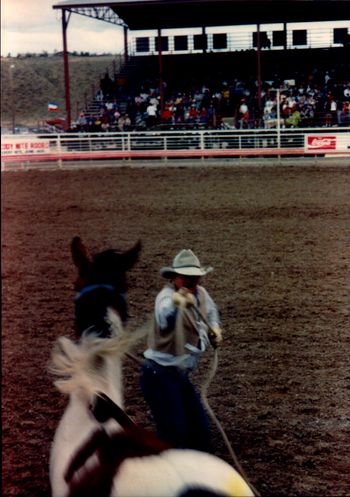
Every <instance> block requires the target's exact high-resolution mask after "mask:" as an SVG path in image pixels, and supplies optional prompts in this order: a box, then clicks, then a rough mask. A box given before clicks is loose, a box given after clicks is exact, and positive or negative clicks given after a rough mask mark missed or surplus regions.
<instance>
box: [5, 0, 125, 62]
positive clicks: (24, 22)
mask: <svg viewBox="0 0 350 497" xmlns="http://www.w3.org/2000/svg"><path fill="white" fill-rule="evenodd" d="M59 1H60V0H57V1H55V0H1V55H2V56H7V55H8V54H9V53H10V54H11V55H12V56H16V55H17V54H18V53H26V52H32V53H42V52H44V51H46V52H48V53H53V52H54V51H55V50H56V51H58V52H60V51H61V50H62V49H63V41H62V28H61V22H62V21H61V10H56V9H53V8H52V5H54V4H56V3H59ZM67 39H68V50H69V51H70V52H73V51H77V52H90V53H119V52H122V49H123V28H122V27H121V26H116V25H112V24H109V23H106V22H103V21H99V20H96V19H90V18H87V17H84V16H81V15H78V14H72V15H71V17H70V21H69V25H68V36H67Z"/></svg>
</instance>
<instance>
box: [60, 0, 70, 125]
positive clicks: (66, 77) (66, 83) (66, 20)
mask: <svg viewBox="0 0 350 497" xmlns="http://www.w3.org/2000/svg"><path fill="white" fill-rule="evenodd" d="M69 18H70V13H69V15H68V17H67V18H66V9H62V32H63V64H64V87H65V97H66V113H67V114H66V129H65V131H68V130H69V129H70V127H71V122H72V114H71V103H70V84H69V64H68V51H67V27H68V23H69Z"/></svg>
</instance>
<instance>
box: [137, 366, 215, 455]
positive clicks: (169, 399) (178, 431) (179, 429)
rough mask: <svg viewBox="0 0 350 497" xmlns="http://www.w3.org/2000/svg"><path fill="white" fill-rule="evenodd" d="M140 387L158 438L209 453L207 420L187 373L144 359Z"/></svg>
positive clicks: (178, 446) (181, 446)
mask: <svg viewBox="0 0 350 497" xmlns="http://www.w3.org/2000/svg"><path fill="white" fill-rule="evenodd" d="M140 386H141V390H142V393H143V395H144V397H145V400H146V402H147V403H148V405H149V407H150V409H151V413H152V416H153V419H154V421H155V424H156V427H157V433H158V436H159V438H161V439H162V440H164V441H165V442H167V443H168V444H169V445H171V446H172V447H177V448H188V449H196V450H202V451H205V452H211V444H210V424H209V420H208V417H207V414H206V412H205V410H204V407H203V405H202V402H201V399H200V396H199V395H198V393H197V392H196V390H195V388H194V386H193V385H192V383H191V381H190V379H189V377H188V374H187V373H186V372H184V371H182V370H180V369H179V368H176V367H173V366H160V365H159V364H157V363H156V362H154V361H152V360H146V361H145V363H144V364H143V366H142V368H141V376H140Z"/></svg>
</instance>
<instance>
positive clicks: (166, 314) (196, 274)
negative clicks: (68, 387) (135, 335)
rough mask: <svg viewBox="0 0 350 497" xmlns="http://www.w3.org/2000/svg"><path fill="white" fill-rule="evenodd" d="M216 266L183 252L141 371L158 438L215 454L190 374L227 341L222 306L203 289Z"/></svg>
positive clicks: (165, 271) (168, 272) (160, 303)
mask: <svg viewBox="0 0 350 497" xmlns="http://www.w3.org/2000/svg"><path fill="white" fill-rule="evenodd" d="M212 270H213V268H211V267H209V268H203V267H202V266H201V264H200V262H199V259H198V258H197V256H196V255H195V254H194V253H193V252H192V251H191V250H187V249H184V250H181V251H180V252H179V253H178V254H177V255H176V257H175V258H174V260H173V264H172V267H164V268H162V269H161V271H160V273H161V275H162V276H163V277H164V278H165V279H167V280H168V282H167V284H166V285H165V286H164V287H163V289H162V290H161V291H160V293H159V294H158V295H157V297H156V300H155V311H154V327H153V329H152V330H151V332H150V334H149V339H148V349H147V350H146V351H145V352H144V357H145V362H144V364H143V366H142V369H141V378H140V384H141V389H142V392H143V394H144V397H145V399H146V401H147V403H148V405H149V407H150V410H151V413H152V416H153V418H154V421H155V423H156V427H157V432H158V436H159V437H160V438H161V439H163V440H164V441H165V442H167V443H169V444H170V445H171V446H173V447H178V448H191V449H197V450H203V451H207V452H210V426H209V421H208V418H207V415H206V412H205V409H204V407H203V405H202V402H201V399H200V396H199V395H198V393H197V391H196V390H195V388H194V386H193V384H192V382H191V380H190V377H189V374H190V372H191V371H193V370H194V369H195V368H196V366H197V364H198V360H199V357H200V355H201V354H202V353H203V352H204V351H205V350H206V347H207V346H208V345H209V344H212V346H213V347H217V346H218V344H219V343H220V342H221V340H222V332H221V329H220V321H219V314H218V310H217V307H216V305H215V303H214V301H213V299H212V298H211V297H210V295H209V293H208V292H207V290H206V289H205V288H204V287H203V286H201V285H199V283H200V279H201V277H202V276H205V275H206V274H208V273H209V272H211V271H212Z"/></svg>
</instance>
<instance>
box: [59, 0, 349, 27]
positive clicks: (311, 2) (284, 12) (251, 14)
mask: <svg viewBox="0 0 350 497" xmlns="http://www.w3.org/2000/svg"><path fill="white" fill-rule="evenodd" d="M102 7H103V8H106V7H109V8H110V9H112V11H113V12H114V13H115V14H116V15H117V16H118V17H119V18H120V19H121V20H122V21H123V22H124V23H125V24H126V25H127V26H128V27H129V29H131V30H139V29H158V28H189V27H202V26H204V27H207V26H230V25H240V24H257V23H260V24H262V23H277V22H316V21H336V20H348V19H349V18H350V1H348V0H114V1H113V0H112V1H111V0H109V1H108V0H102V1H98V0H64V1H61V2H58V3H56V4H54V5H53V8H54V9H67V10H71V11H73V12H74V11H76V12H78V13H81V12H79V9H85V15H88V16H89V9H92V10H91V15H90V16H91V17H96V15H95V14H94V13H93V9H94V8H95V9H96V8H102Z"/></svg>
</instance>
